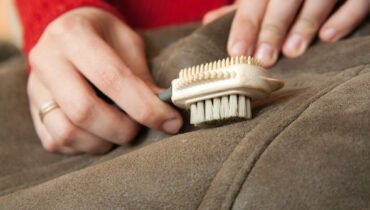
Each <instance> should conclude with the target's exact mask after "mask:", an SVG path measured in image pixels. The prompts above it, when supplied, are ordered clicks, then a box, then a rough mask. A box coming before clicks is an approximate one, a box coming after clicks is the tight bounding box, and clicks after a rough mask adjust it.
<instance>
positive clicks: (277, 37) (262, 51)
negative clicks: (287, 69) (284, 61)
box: [255, 0, 302, 67]
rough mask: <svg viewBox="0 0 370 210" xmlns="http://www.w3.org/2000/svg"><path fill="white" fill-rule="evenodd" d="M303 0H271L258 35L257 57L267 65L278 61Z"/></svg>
mask: <svg viewBox="0 0 370 210" xmlns="http://www.w3.org/2000/svg"><path fill="white" fill-rule="evenodd" d="M301 3H302V0H287V1H284V4H283V5H282V3H281V0H271V1H270V3H269V5H268V7H267V10H266V14H265V17H264V20H263V23H262V26H261V30H260V34H259V37H258V48H257V51H256V53H255V57H256V58H257V59H258V60H259V61H260V62H261V64H262V65H263V66H265V67H269V66H272V65H273V64H275V62H276V61H277V58H278V56H279V52H280V49H281V46H282V43H283V41H284V38H285V35H286V33H287V30H288V28H289V26H290V24H291V22H292V21H293V19H294V17H295V15H296V13H297V12H298V10H299V8H300V6H301Z"/></svg>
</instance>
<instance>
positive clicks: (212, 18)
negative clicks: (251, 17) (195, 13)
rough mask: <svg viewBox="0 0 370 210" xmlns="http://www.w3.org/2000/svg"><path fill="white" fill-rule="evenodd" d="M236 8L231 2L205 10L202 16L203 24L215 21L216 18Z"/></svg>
mask: <svg viewBox="0 0 370 210" xmlns="http://www.w3.org/2000/svg"><path fill="white" fill-rule="evenodd" d="M236 8H237V5H236V4H233V5H228V6H223V7H221V8H218V9H215V10H212V11H210V12H207V13H206V14H205V15H204V17H203V20H202V23H203V24H204V25H206V24H209V23H211V22H213V21H215V20H216V19H218V18H220V17H222V16H224V15H226V14H228V13H230V12H232V11H234V10H236Z"/></svg>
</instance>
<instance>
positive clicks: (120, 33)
mask: <svg viewBox="0 0 370 210" xmlns="http://www.w3.org/2000/svg"><path fill="white" fill-rule="evenodd" d="M109 32H110V33H109V37H110V38H109V43H110V45H111V46H112V47H113V49H114V50H115V52H117V54H118V56H119V57H120V58H121V59H122V61H123V62H124V63H125V64H126V65H127V67H128V68H129V69H131V70H132V72H133V73H134V75H136V76H137V77H139V78H140V79H142V80H143V81H144V82H145V83H146V84H148V86H149V87H150V88H152V89H153V90H157V87H156V86H155V83H154V81H153V78H152V76H151V74H150V72H149V69H148V65H147V61H146V55H145V47H144V42H143V40H142V38H141V37H139V35H137V33H135V32H134V31H132V30H131V29H130V28H128V26H126V25H124V24H123V23H122V22H120V21H115V22H114V24H112V25H111V27H110V30H109Z"/></svg>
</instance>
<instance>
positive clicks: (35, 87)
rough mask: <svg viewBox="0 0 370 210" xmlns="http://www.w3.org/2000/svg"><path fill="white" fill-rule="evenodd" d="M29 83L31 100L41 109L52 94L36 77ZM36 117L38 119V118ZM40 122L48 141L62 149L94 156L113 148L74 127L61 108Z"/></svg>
mask: <svg viewBox="0 0 370 210" xmlns="http://www.w3.org/2000/svg"><path fill="white" fill-rule="evenodd" d="M29 83H30V86H31V88H32V90H30V99H31V103H32V104H34V107H41V106H42V103H45V101H48V100H50V99H51V98H52V96H51V94H50V92H49V91H48V90H47V89H46V88H45V87H44V86H43V85H42V84H41V82H40V81H38V79H37V78H36V77H32V78H30V80H29ZM34 117H35V119H37V116H34ZM38 120H39V121H37V124H38V125H40V124H42V125H44V127H45V128H46V130H47V131H48V133H49V134H50V136H49V139H48V141H49V142H55V144H57V145H60V146H62V147H68V148H72V149H75V150H77V151H81V152H88V153H93V154H102V153H105V152H107V151H109V149H110V148H111V147H112V144H111V143H109V142H107V141H105V140H103V139H100V138H99V137H96V136H94V135H92V134H90V133H87V132H85V131H83V130H82V129H80V128H78V127H77V126H74V125H73V124H72V123H71V122H70V121H69V120H68V118H67V117H66V116H65V114H64V113H63V112H62V110H61V109H59V108H57V109H53V110H51V111H50V112H48V113H47V114H46V115H45V117H44V119H43V122H41V120H40V119H38ZM50 139H51V140H50Z"/></svg>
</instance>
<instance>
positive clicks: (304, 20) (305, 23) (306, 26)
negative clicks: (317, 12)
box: [296, 17, 320, 33]
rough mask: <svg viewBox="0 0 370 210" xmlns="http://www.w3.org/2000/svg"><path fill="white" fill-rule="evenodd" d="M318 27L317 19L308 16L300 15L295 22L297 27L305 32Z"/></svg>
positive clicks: (310, 31) (312, 30)
mask: <svg viewBox="0 0 370 210" xmlns="http://www.w3.org/2000/svg"><path fill="white" fill-rule="evenodd" d="M319 27H320V24H319V22H318V21H317V20H314V19H312V18H308V17H301V18H300V19H299V20H298V22H297V29H296V30H299V31H303V32H305V33H313V32H315V31H316V30H317V29H318V28H319Z"/></svg>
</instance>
